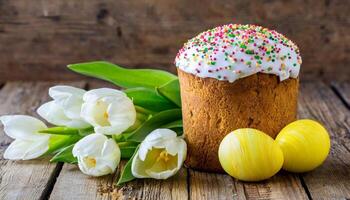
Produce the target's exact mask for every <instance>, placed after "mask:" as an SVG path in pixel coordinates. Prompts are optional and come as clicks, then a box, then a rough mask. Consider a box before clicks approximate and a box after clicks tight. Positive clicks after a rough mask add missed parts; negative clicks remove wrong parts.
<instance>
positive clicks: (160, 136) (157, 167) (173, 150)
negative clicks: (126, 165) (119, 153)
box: [131, 129, 187, 179]
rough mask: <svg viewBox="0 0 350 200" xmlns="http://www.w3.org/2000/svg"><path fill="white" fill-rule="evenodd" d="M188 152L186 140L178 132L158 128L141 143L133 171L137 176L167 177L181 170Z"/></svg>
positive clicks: (132, 166)
mask: <svg viewBox="0 0 350 200" xmlns="http://www.w3.org/2000/svg"><path fill="white" fill-rule="evenodd" d="M186 152H187V146H186V142H185V141H184V140H183V139H182V138H181V137H177V135H176V132H174V131H172V130H170V129H156V130H154V131H153V132H151V133H150V134H149V135H148V136H147V137H146V138H145V139H144V141H143V142H142V143H141V144H140V147H139V150H138V152H137V153H136V154H135V156H134V158H133V160H132V165H131V172H132V174H133V176H135V177H136V178H154V179H167V178H169V177H171V176H173V175H174V174H176V173H177V172H178V171H179V170H180V168H181V166H182V164H183V162H184V160H185V158H186Z"/></svg>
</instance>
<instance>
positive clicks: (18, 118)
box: [0, 115, 50, 160]
mask: <svg viewBox="0 0 350 200" xmlns="http://www.w3.org/2000/svg"><path fill="white" fill-rule="evenodd" d="M0 121H1V122H2V124H3V125H4V131H5V133H6V134H7V135H8V136H9V137H11V138H13V139H15V141H13V142H12V143H11V144H10V146H9V147H8V148H7V149H6V151H5V153H4V158H5V159H10V160H29V159H34V158H38V157H40V156H41V155H43V154H45V153H46V152H47V150H48V149H49V140H50V135H48V134H42V133H39V130H42V129H47V126H46V125H45V124H44V123H43V122H42V121H40V120H38V119H36V118H34V117H30V116H25V115H5V116H1V117H0Z"/></svg>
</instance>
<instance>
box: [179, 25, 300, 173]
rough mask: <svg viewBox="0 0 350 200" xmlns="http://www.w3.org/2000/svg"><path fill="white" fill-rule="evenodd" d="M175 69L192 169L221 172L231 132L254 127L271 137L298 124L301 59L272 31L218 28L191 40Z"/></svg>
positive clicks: (283, 38)
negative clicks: (221, 146) (221, 152)
mask: <svg viewBox="0 0 350 200" xmlns="http://www.w3.org/2000/svg"><path fill="white" fill-rule="evenodd" d="M175 64H176V66H177V67H178V75H179V80H180V87H181V98H182V112H183V125H184V133H185V138H186V141H187V145H188V153H187V155H188V156H187V160H186V165H187V166H189V167H191V168H195V169H200V170H205V171H214V172H221V171H223V170H222V168H221V166H220V163H219V160H218V155H217V153H218V147H219V144H220V142H221V140H222V139H223V138H224V136H225V135H226V134H228V133H230V132H231V131H233V130H235V129H238V128H247V127H251V128H256V129H259V130H262V131H264V132H265V133H267V134H269V135H270V136H271V137H273V138H275V136H276V135H277V134H278V132H279V131H280V130H281V129H282V128H283V127H284V126H285V125H287V124H288V123H290V122H292V121H294V120H295V119H296V112H297V98H298V75H299V70H300V64H301V57H300V53H299V49H298V47H297V46H296V45H295V44H294V43H293V42H292V41H290V40H288V39H287V38H286V37H284V36H283V35H282V34H279V33H277V32H276V31H273V30H269V29H266V28H263V27H260V26H254V25H236V24H229V25H224V26H221V27H217V28H214V29H211V30H208V31H206V32H203V33H201V34H199V35H198V36H197V37H195V38H193V39H191V40H189V41H188V42H187V43H186V44H185V45H184V47H183V48H182V49H181V50H180V51H179V53H178V55H177V56H176V61H175Z"/></svg>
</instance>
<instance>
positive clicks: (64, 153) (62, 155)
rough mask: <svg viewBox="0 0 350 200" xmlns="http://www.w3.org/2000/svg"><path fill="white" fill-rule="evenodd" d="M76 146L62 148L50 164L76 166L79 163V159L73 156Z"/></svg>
mask: <svg viewBox="0 0 350 200" xmlns="http://www.w3.org/2000/svg"><path fill="white" fill-rule="evenodd" d="M73 147H74V144H72V145H70V146H67V147H65V148H62V149H61V150H60V151H59V152H58V153H57V154H56V155H55V156H54V157H53V158H52V159H51V160H50V162H64V163H70V164H75V163H77V162H78V160H77V158H75V157H74V156H73V154H72V150H73Z"/></svg>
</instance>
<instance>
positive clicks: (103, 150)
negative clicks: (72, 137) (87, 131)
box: [72, 133, 121, 176]
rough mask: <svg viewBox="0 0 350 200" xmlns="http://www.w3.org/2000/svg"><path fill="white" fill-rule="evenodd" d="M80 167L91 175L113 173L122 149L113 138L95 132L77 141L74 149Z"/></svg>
mask: <svg viewBox="0 0 350 200" xmlns="http://www.w3.org/2000/svg"><path fill="white" fill-rule="evenodd" d="M72 153H73V156H74V157H76V158H77V159H78V166H79V169H80V170H81V171H82V172H83V173H84V174H87V175H90V176H103V175H106V174H112V173H113V172H114V171H115V170H116V168H117V166H118V165H119V162H120V157H121V156H120V149H119V147H118V145H117V143H116V142H115V141H114V140H113V139H108V138H107V137H106V136H105V135H102V134H99V133H94V134H91V135H88V136H85V137H84V138H83V139H81V140H79V142H77V143H76V144H75V145H74V147H73V150H72Z"/></svg>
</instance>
